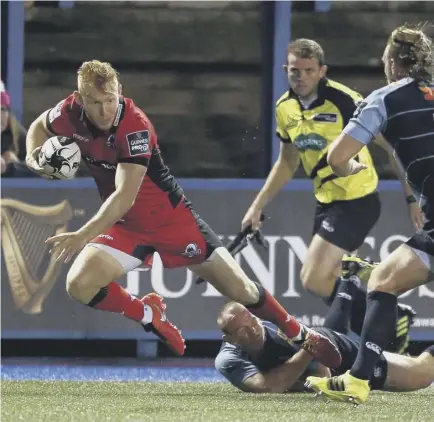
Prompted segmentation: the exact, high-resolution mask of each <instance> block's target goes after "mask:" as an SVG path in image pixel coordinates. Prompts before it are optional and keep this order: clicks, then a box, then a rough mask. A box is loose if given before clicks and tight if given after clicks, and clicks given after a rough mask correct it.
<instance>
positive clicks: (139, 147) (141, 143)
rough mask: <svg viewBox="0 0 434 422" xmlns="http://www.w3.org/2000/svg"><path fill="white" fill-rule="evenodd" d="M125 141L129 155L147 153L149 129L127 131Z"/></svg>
mask: <svg viewBox="0 0 434 422" xmlns="http://www.w3.org/2000/svg"><path fill="white" fill-rule="evenodd" d="M127 143H128V149H129V150H130V155H131V157H134V156H135V155H141V154H149V151H150V150H149V130H142V131H139V132H133V133H129V134H128V135H127Z"/></svg>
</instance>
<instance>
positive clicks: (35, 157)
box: [26, 147, 54, 179]
mask: <svg viewBox="0 0 434 422" xmlns="http://www.w3.org/2000/svg"><path fill="white" fill-rule="evenodd" d="M41 148H42V147H38V148H35V149H34V150H33V151H32V152H31V153H29V154H27V155H26V165H27V167H28V168H29V169H30V170H32V171H34V172H35V173H37V174H39V176H41V177H44V178H45V179H54V178H53V177H52V176H50V175H48V174H46V173H45V171H44V168H43V167H41V166H40V165H39V153H40V151H41Z"/></svg>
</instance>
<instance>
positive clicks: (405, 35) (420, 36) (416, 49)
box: [387, 23, 434, 82]
mask: <svg viewBox="0 0 434 422" xmlns="http://www.w3.org/2000/svg"><path fill="white" fill-rule="evenodd" d="M428 26H429V25H428V24H427V23H423V24H418V25H416V26H411V25H408V24H405V25H403V26H400V27H398V28H396V29H395V30H394V31H393V32H392V34H391V35H390V37H389V40H388V42H387V44H388V46H389V54H390V57H391V58H393V60H394V61H395V62H396V63H397V65H398V66H399V67H401V68H402V69H404V70H405V71H406V72H407V73H408V76H411V77H412V78H415V79H423V80H425V81H427V82H430V81H431V80H432V78H433V71H434V58H433V51H432V48H433V43H432V39H431V38H430V37H428V35H426V34H425V33H424V30H425V29H426V28H427V27H428Z"/></svg>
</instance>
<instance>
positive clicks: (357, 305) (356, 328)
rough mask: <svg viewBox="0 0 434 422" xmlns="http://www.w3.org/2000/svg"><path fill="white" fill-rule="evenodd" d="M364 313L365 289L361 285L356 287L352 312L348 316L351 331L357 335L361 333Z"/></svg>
mask: <svg viewBox="0 0 434 422" xmlns="http://www.w3.org/2000/svg"><path fill="white" fill-rule="evenodd" d="M365 315H366V290H365V289H364V287H363V286H360V287H359V288H358V289H357V293H356V297H355V298H354V302H353V313H352V314H351V318H350V328H351V331H352V332H354V333H356V334H357V335H358V336H360V335H361V334H362V328H363V321H364V319H365Z"/></svg>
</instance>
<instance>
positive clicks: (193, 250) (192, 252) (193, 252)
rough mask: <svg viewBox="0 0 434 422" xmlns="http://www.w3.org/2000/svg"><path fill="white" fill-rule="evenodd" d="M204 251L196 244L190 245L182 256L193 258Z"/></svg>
mask: <svg viewBox="0 0 434 422" xmlns="http://www.w3.org/2000/svg"><path fill="white" fill-rule="evenodd" d="M201 254H202V249H200V248H199V247H198V246H197V245H196V243H189V244H188V245H187V246H186V247H185V251H184V252H183V253H182V255H184V256H186V257H187V258H193V257H195V256H198V255H201Z"/></svg>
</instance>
